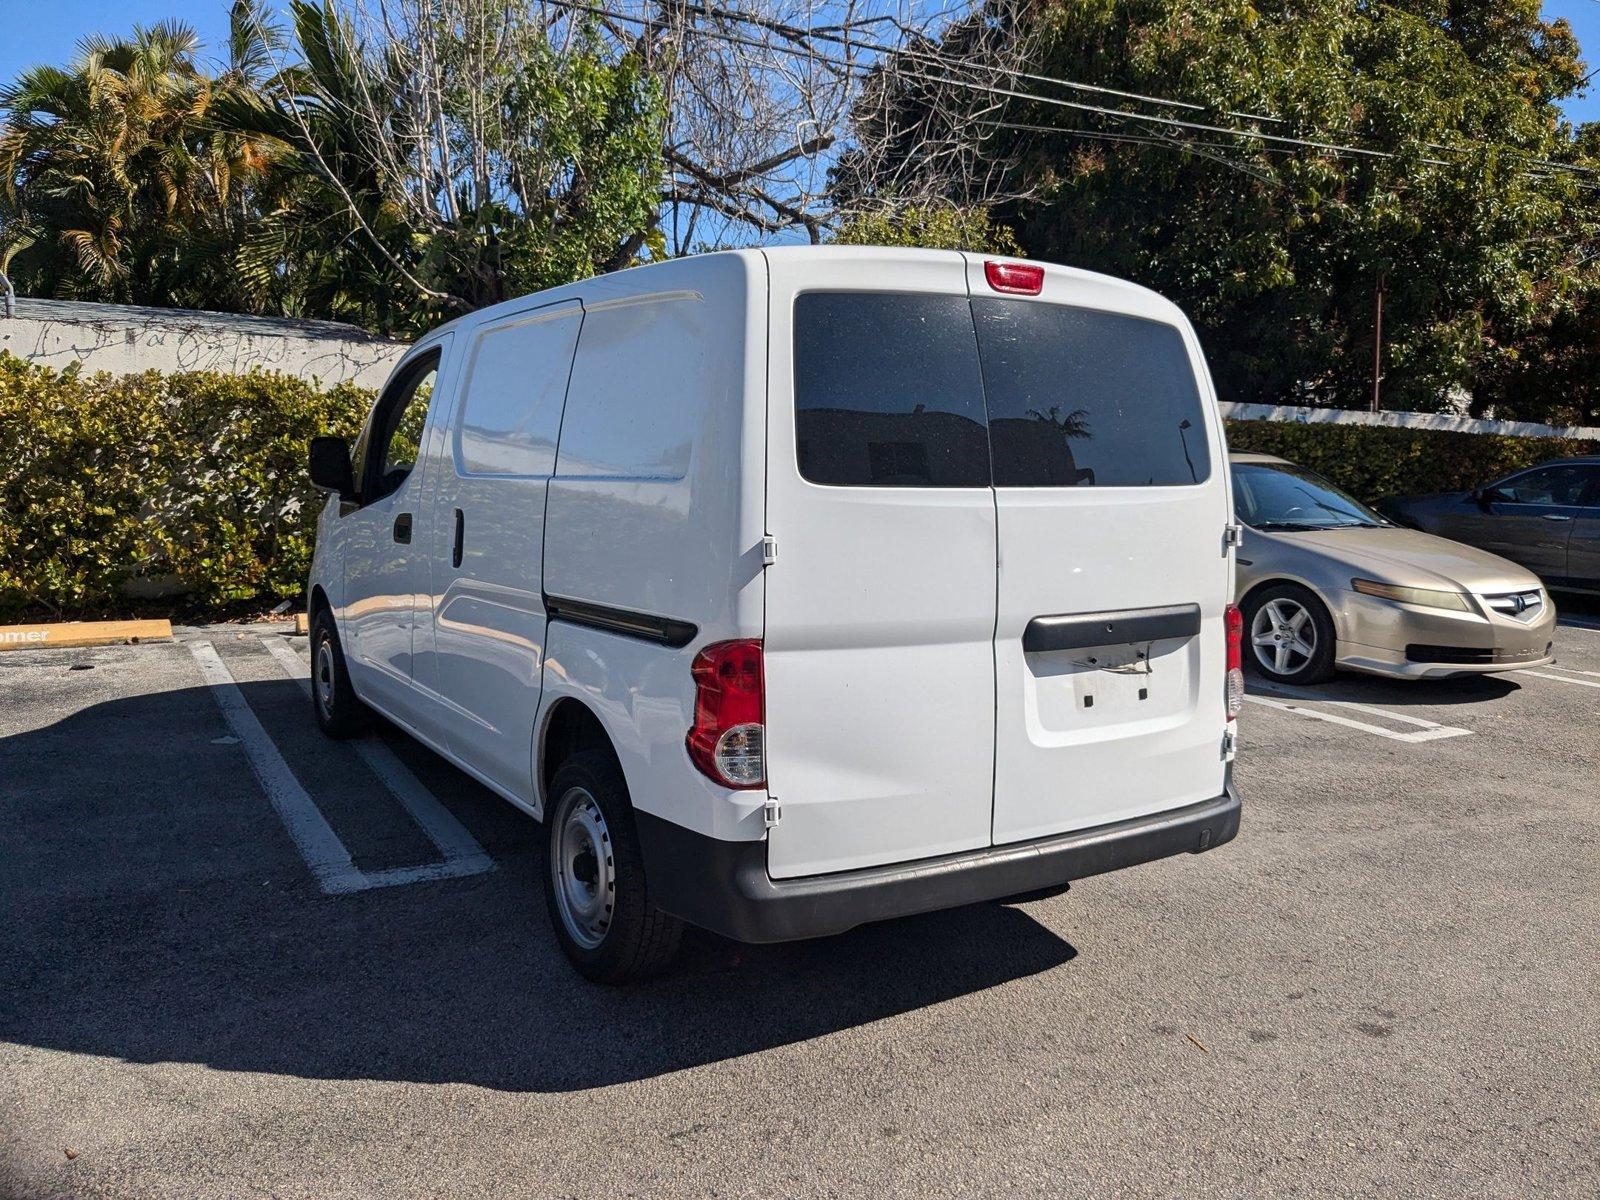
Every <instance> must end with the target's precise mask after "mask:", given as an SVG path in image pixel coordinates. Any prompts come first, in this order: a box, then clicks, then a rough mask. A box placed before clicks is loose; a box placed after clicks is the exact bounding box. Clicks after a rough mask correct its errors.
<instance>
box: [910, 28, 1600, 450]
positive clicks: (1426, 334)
mask: <svg viewBox="0 0 1600 1200" xmlns="http://www.w3.org/2000/svg"><path fill="white" fill-rule="evenodd" d="M1016 11H1017V10H1015V9H1013V8H1011V7H1009V6H1004V5H1002V4H1001V3H1000V2H999V0H995V3H994V4H993V5H992V6H990V7H988V8H986V9H985V10H984V11H983V12H981V13H980V14H979V15H978V16H977V17H976V18H974V20H975V21H977V22H980V23H990V24H992V23H995V22H1006V21H1014V22H1016V23H1017V24H1018V26H1019V28H1018V29H1017V31H1016V34H1017V37H1016V42H1017V44H1018V45H1020V46H1023V47H1025V48H1026V57H1025V60H1024V61H1023V62H1022V63H1021V64H1020V65H1021V66H1022V67H1023V68H1024V69H1025V70H1026V71H1028V72H1030V73H1031V75H1032V76H1034V77H1036V78H1023V77H1013V78H1006V79H1002V80H1000V82H1001V83H1002V84H1003V86H1005V87H1006V88H1008V89H1009V90H1012V91H1017V92H1024V93H1028V94H1030V96H1032V97H1034V98H1028V99H1020V98H1014V99H1012V100H1011V101H1010V102H1009V103H1008V104H1007V105H1006V107H1005V109H1004V110H1003V112H1000V113H998V114H997V113H995V112H994V111H993V104H994V97H993V94H992V93H981V92H977V91H976V90H974V94H973V96H972V99H971V100H970V101H969V103H970V104H971V105H972V107H973V108H974V110H977V109H979V108H980V107H981V108H982V110H983V111H984V114H985V116H984V120H985V121H987V122H988V123H989V126H990V127H991V129H992V132H991V133H990V134H989V135H988V136H989V145H990V150H991V153H990V154H989V156H988V157H989V158H990V159H991V160H992V161H1009V162H1014V164H1015V167H1014V170H1013V174H1012V177H1011V178H1010V179H1009V180H1008V181H1007V183H1006V193H1005V195H1004V196H1002V197H1001V199H1002V200H1003V201H1004V202H1003V203H1001V204H1000V205H999V206H998V207H997V208H996V209H995V213H996V216H997V217H998V219H1000V220H1001V221H1002V222H1004V223H1006V224H1008V225H1010V226H1011V227H1012V228H1013V229H1014V230H1015V231H1016V233H1017V236H1018V237H1019V239H1020V240H1021V242H1022V243H1023V245H1024V246H1025V247H1026V248H1027V250H1028V251H1029V252H1030V253H1031V254H1033V255H1035V256H1037V257H1041V258H1046V259H1053V260H1057V261H1061V262H1066V263H1071V264H1073V265H1077V266H1085V267H1090V268H1094V269H1099V270H1104V271H1109V272H1111V273H1113V274H1118V275H1123V276H1127V277H1130V278H1133V279H1136V280H1138V281H1140V282H1143V283H1146V284H1148V285H1150V286H1152V287H1155V288H1156V289H1158V290H1160V291H1162V292H1164V293H1166V294H1167V295H1169V296H1172V297H1173V298H1174V299H1176V300H1178V301H1179V302H1180V303H1181V304H1183V305H1184V307H1185V308H1186V310H1187V311H1188V312H1189V313H1190V315H1191V316H1192V317H1193V319H1194V320H1195V322H1196V324H1197V325H1198V326H1199V327H1200V329H1201V332H1202V336H1203V337H1204V340H1205V342H1206V346H1207V351H1208V354H1209V357H1210V359H1211V363H1212V366H1213V370H1214V371H1215V373H1216V375H1217V377H1218V382H1219V386H1220V389H1221V392H1222V395H1223V396H1224V398H1226V399H1232V400H1248V401H1276V402H1291V403H1315V404H1334V405H1363V404H1365V403H1366V402H1367V400H1368V397H1369V396H1370V390H1371V372H1372V362H1373V349H1374V336H1373V335H1374V325H1375V316H1376V313H1375V309H1376V303H1377V295H1378V292H1379V289H1380V287H1381V289H1382V293H1383V327H1384V345H1383V372H1384V379H1383V400H1384V404H1385V406H1386V407H1392V408H1416V409H1424V410H1431V409H1437V408H1439V407H1441V406H1443V405H1446V404H1447V403H1449V402H1451V400H1452V399H1460V398H1463V397H1465V396H1470V397H1471V400H1472V403H1473V405H1474V406H1475V407H1477V408H1478V409H1479V410H1482V409H1484V408H1485V407H1488V406H1493V407H1494V408H1495V410H1496V411H1499V412H1502V413H1504V414H1506V415H1511V414H1513V413H1514V414H1516V415H1524V416H1539V417H1545V416H1548V417H1552V418H1555V419H1564V418H1565V419H1570V418H1573V417H1581V416H1583V415H1584V414H1593V413H1594V411H1595V407H1596V404H1597V402H1600V372H1597V371H1595V370H1593V368H1592V365H1589V366H1587V367H1586V366H1585V365H1584V364H1585V363H1587V364H1593V362H1594V361H1595V360H1594V355H1595V353H1596V351H1595V346H1594V340H1595V335H1594V333H1593V329H1594V326H1593V321H1594V315H1595V312H1596V308H1597V302H1596V300H1595V298H1594V297H1595V294H1596V290H1597V288H1600V274H1597V271H1600V266H1597V263H1596V256H1597V252H1600V204H1597V201H1600V158H1597V157H1596V156H1595V154H1594V146H1593V144H1592V139H1591V140H1590V141H1589V142H1585V141H1584V140H1582V139H1580V138H1579V137H1578V136H1577V135H1575V133H1574V131H1573V130H1572V128H1571V127H1570V126H1569V125H1568V124H1566V123H1565V122H1564V121H1563V120H1562V118H1561V115H1560V112H1559V110H1558V109H1557V108H1556V106H1555V102H1556V101H1557V100H1559V99H1561V98H1563V97H1565V96H1568V95H1571V94H1572V93H1573V92H1574V91H1575V90H1576V89H1577V88H1579V87H1580V86H1581V82H1582V80H1583V77H1584V73H1585V68H1584V66H1583V64H1582V63H1581V61H1580V60H1579V57H1578V47H1577V44H1576V41H1575V40H1574V38H1573V36H1572V34H1571V31H1570V29H1569V28H1568V27H1567V26H1566V24H1565V23H1564V22H1561V21H1556V22H1553V23H1550V22H1545V21H1543V20H1542V19H1541V17H1540V12H1539V4H1538V0H1391V2H1387V3H1380V2H1368V0H1277V2H1261V3H1249V2H1247V0H1048V2H1047V3H1044V4H1042V5H1035V6H1030V7H1025V8H1024V9H1022V10H1021V11H1022V12H1023V13H1024V14H1025V15H1023V16H1021V17H1015V16H1013V15H1011V14H1013V13H1014V12H1016ZM967 37H970V34H969V33H968V32H966V29H965V27H962V26H958V27H957V28H956V29H955V30H953V31H952V33H951V34H950V36H949V38H947V40H946V43H945V45H946V46H955V47H959V45H960V43H961V42H962V40H963V39H964V38H967ZM926 73H927V71H926V70H924V72H923V74H926ZM901 74H902V75H903V76H905V77H907V78H909V79H911V80H912V81H913V83H914V82H915V80H916V78H917V73H916V72H915V71H913V70H910V69H908V68H907V67H906V66H905V65H903V64H902V66H901ZM1047 78H1049V79H1066V80H1074V81H1089V82H1092V83H1093V84H1095V85H1099V86H1101V87H1109V88H1115V89H1119V90H1120V91H1122V92H1124V93H1142V94H1144V95H1147V96H1156V97H1162V98H1167V99H1177V100H1182V101H1184V102H1187V104H1189V105H1191V106H1192V107H1179V106H1176V105H1170V104H1166V105H1158V104H1150V103H1146V102H1142V101H1138V100H1135V99H1132V98H1130V97H1127V96H1114V95H1109V94H1107V93H1104V92H1099V93H1085V92H1084V91H1082V90H1073V89H1068V88H1064V87H1061V86H1058V85H1055V84H1051V83H1049V82H1047V81H1046V79H1047ZM1061 101H1065V102H1066V103H1065V104H1062V103H1059V102H1061ZM904 103H905V105H906V106H907V107H906V109H905V111H902V112H900V113H898V114H896V117H895V119H896V120H897V121H898V122H900V124H901V126H902V127H905V128H912V127H916V126H917V124H918V123H919V122H925V121H926V120H927V115H926V114H925V113H923V112H921V111H919V110H918V109H917V107H916V104H917V92H916V90H915V89H914V88H907V89H906V93H905V97H904ZM1074 104H1076V105H1090V106H1094V107H1098V108H1102V109H1112V110H1119V111H1120V112H1121V113H1124V114H1128V115H1107V114H1104V113H1093V112H1089V111H1085V110H1084V109H1083V108H1073V107H1069V106H1070V105H1074ZM1247 114H1253V115H1247ZM943 119H944V120H945V121H946V122H954V121H956V120H957V117H955V116H953V115H951V114H945V115H944V117H943ZM1174 122H1189V123H1191V125H1192V126H1208V127H1211V128H1209V129H1207V128H1193V127H1186V126H1184V125H1182V124H1176V123H1174ZM1586 136H1587V135H1586ZM1296 140H1298V141H1299V142H1302V143H1304V142H1314V143H1321V144H1322V145H1321V146H1317V145H1304V144H1295V143H1296ZM1337 147H1351V148H1353V149H1351V150H1340V149H1337ZM1006 196H1009V197H1010V198H1009V199H1006ZM960 198H961V199H967V198H968V197H965V196H963V197H960ZM1585 342H1586V344H1587V345H1588V350H1587V353H1588V355H1589V357H1588V358H1587V359H1586V360H1584V359H1581V358H1577V357H1574V351H1575V349H1581V347H1582V346H1583V345H1584V344H1585ZM1530 387H1531V388H1536V389H1539V390H1541V391H1543V392H1544V394H1541V395H1535V396H1530V395H1527V394H1526V389H1527V388H1530ZM1552 391H1556V392H1559V394H1550V393H1551V392H1552Z"/></svg>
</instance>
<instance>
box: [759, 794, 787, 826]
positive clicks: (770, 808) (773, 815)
mask: <svg viewBox="0 0 1600 1200" xmlns="http://www.w3.org/2000/svg"><path fill="white" fill-rule="evenodd" d="M781 820H783V805H781V804H779V803H778V802H777V801H776V800H768V801H767V802H766V803H765V804H764V805H762V806H761V823H762V827H763V828H765V829H771V828H773V827H774V826H775V825H777V823H778V822H779V821H781Z"/></svg>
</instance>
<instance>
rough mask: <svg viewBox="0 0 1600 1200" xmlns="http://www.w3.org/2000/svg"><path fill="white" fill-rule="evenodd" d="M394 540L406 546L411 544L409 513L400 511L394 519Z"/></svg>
mask: <svg viewBox="0 0 1600 1200" xmlns="http://www.w3.org/2000/svg"><path fill="white" fill-rule="evenodd" d="M394 540H395V541H397V542H401V543H403V544H405V545H407V546H409V545H410V544H411V514H410V513H401V514H400V515H399V516H398V517H396V518H395V519H394Z"/></svg>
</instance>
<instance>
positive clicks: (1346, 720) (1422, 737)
mask: <svg viewBox="0 0 1600 1200" xmlns="http://www.w3.org/2000/svg"><path fill="white" fill-rule="evenodd" d="M1282 695H1283V694H1280V695H1276V696H1262V695H1252V694H1247V695H1246V696H1245V699H1246V700H1248V701H1250V702H1251V703H1253V704H1264V705H1266V706H1268V707H1269V708H1276V709H1280V710H1282V711H1283V712H1288V713H1293V714H1294V715H1295V716H1297V717H1309V718H1311V719H1312V720H1314V721H1327V722H1328V723H1330V724H1333V725H1343V726H1345V727H1346V728H1349V729H1359V730H1361V732H1363V733H1371V734H1375V735H1376V736H1378V737H1383V738H1389V739H1390V740H1391V741H1396V742H1408V743H1411V744H1413V745H1415V744H1416V743H1419V742H1436V741H1438V740H1440V739H1441V738H1452V737H1464V736H1466V735H1467V734H1469V733H1471V732H1472V730H1470V729H1460V728H1458V727H1456V726H1454V725H1441V724H1439V723H1438V722H1437V721H1426V720H1423V718H1421V717H1413V716H1411V715H1410V714H1409V713H1397V712H1391V711H1390V710H1389V709H1387V708H1378V707H1376V706H1374V705H1371V704H1357V703H1356V702H1355V701H1353V700H1318V701H1316V703H1317V704H1319V705H1329V706H1331V707H1337V708H1345V709H1352V710H1354V711H1356V712H1364V713H1371V714H1372V715H1374V716H1379V717H1387V718H1388V719H1389V720H1391V721H1399V722H1400V723H1402V724H1405V725H1415V726H1417V727H1418V728H1417V729H1416V731H1415V732H1412V733H1405V732H1402V731H1400V730H1397V729H1385V728H1384V727H1383V726H1381V725H1372V724H1369V723H1367V722H1366V721H1357V720H1356V719H1355V718H1353V717H1346V716H1343V715H1342V714H1340V713H1336V712H1327V711H1325V710H1324V709H1322V708H1309V707H1307V706H1306V705H1305V704H1304V703H1303V702H1300V700H1299V697H1293V698H1282Z"/></svg>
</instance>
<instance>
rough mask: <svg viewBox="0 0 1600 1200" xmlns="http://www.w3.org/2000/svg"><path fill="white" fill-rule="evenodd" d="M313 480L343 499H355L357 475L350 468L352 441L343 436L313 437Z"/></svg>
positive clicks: (318, 485) (317, 485)
mask: <svg viewBox="0 0 1600 1200" xmlns="http://www.w3.org/2000/svg"><path fill="white" fill-rule="evenodd" d="M310 458H311V463H310V465H311V482H312V484H313V485H315V486H316V487H318V488H320V489H321V490H322V491H324V492H333V493H335V494H336V495H337V496H338V497H339V499H341V500H353V499H355V494H356V485H355V476H354V474H353V473H352V471H351V469H350V443H349V442H347V441H345V440H344V439H343V438H336V437H315V438H312V439H311V455H310Z"/></svg>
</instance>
